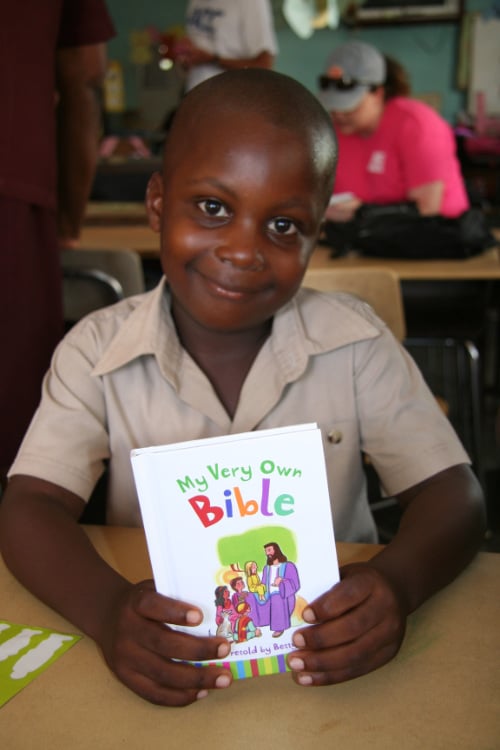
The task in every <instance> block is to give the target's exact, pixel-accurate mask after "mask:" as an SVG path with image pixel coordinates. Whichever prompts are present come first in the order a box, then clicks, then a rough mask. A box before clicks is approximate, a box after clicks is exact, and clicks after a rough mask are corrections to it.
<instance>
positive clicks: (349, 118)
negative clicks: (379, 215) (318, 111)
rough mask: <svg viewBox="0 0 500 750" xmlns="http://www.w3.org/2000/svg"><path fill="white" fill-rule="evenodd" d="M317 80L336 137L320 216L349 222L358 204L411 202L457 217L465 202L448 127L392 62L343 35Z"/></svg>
mask: <svg viewBox="0 0 500 750" xmlns="http://www.w3.org/2000/svg"><path fill="white" fill-rule="evenodd" d="M320 87H321V92H320V95H319V96H320V99H321V101H322V103H323V105H324V106H325V108H326V109H327V110H328V111H329V112H331V114H332V119H333V123H334V126H335V130H336V133H337V137H338V141H339V162H338V167H337V177H336V181H335V197H334V198H333V201H332V204H331V205H330V206H329V208H328V210H327V214H326V216H327V218H328V219H330V220H331V221H335V222H342V221H349V220H350V219H352V218H353V216H354V213H355V211H356V210H357V209H358V208H359V206H360V205H361V204H362V203H379V204H390V203H397V202H402V201H412V202H414V203H415V204H416V206H417V208H418V210H419V212H420V214H422V215H423V216H432V215H441V216H446V217H457V216H459V215H460V214H462V213H463V212H464V211H466V210H467V209H468V208H469V201H468V198H467V193H466V190H465V186H464V181H463V178H462V175H461V170H460V163H459V161H458V159H457V156H456V148H455V139H454V136H453V132H452V129H451V127H450V126H449V124H448V123H447V122H446V121H445V120H444V119H443V118H442V117H440V115H438V114H437V112H435V111H434V110H433V109H432V108H431V107H429V106H427V105H426V104H424V103H423V102H420V101H416V100H414V99H411V98H409V92H410V86H409V83H408V79H407V76H406V73H405V71H404V69H403V68H402V67H401V66H400V65H399V63H397V62H396V61H394V60H391V59H390V58H387V57H385V56H384V55H382V54H381V53H380V52H379V51H378V50H377V49H375V48H374V47H372V46H371V45H369V44H365V43H364V42H360V41H352V42H347V43H346V44H343V45H341V46H340V47H338V48H337V49H336V50H334V52H333V53H332V55H331V56H330V58H329V60H328V63H327V66H326V71H325V74H324V75H322V76H320Z"/></svg>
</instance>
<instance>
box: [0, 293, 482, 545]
mask: <svg viewBox="0 0 500 750" xmlns="http://www.w3.org/2000/svg"><path fill="white" fill-rule="evenodd" d="M303 422H317V423H318V425H319V427H320V428H321V431H322V435H323V444H324V449H325V457H326V463H327V469H328V480H329V488H330V498H331V504H332V512H333V518H334V524H335V532H336V537H337V539H338V540H340V541H374V540H375V539H376V534H375V527H374V523H373V520H372V517H371V514H370V510H369V506H368V502H367V496H366V486H365V476H364V472H363V467H362V458H361V451H363V452H364V453H366V454H368V455H369V456H370V457H371V461H372V464H373V465H374V467H375V469H376V470H377V472H378V475H379V477H380V479H381V482H382V483H383V486H384V488H385V490H386V492H387V493H388V494H390V495H393V494H396V493H398V492H401V491H402V490H404V489H406V488H408V487H410V486H412V485H414V484H416V483H417V482H420V481H422V480H424V479H426V478H428V477H430V476H432V475H433V474H436V473H437V472H439V471H441V470H443V469H445V468H448V467H449V466H453V465H456V464H458V463H464V462H467V463H468V462H469V459H468V457H467V455H466V453H465V451H464V449H463V447H462V446H461V444H460V442H459V441H458V438H457V437H456V435H455V433H454V431H453V430H452V428H451V426H450V424H449V422H448V420H447V419H446V417H444V416H443V414H442V413H441V411H440V409H439V408H438V406H437V405H436V402H435V399H434V397H433V396H432V394H431V393H430V392H429V391H428V389H427V387H426V385H425V384H424V382H423V380H422V377H421V375H420V373H419V371H418V370H417V368H416V366H415V365H414V363H413V361H412V360H411V359H410V357H409V356H408V354H407V353H406V352H405V350H404V349H403V348H402V347H401V346H400V345H399V344H398V342H396V340H395V339H394V338H393V336H392V334H391V333H390V332H389V331H388V329H387V327H386V326H385V325H384V323H382V322H381V321H380V320H379V319H378V318H377V317H376V316H375V315H374V313H373V311H372V310H371V308H369V307H368V306H367V305H366V304H364V303H363V302H361V301H359V300H357V299H355V298H353V297H350V296H348V295H344V294H338V293H337V294H328V293H321V292H316V291H311V290H306V289H301V290H300V291H299V293H298V294H297V296H296V297H295V298H294V299H293V300H292V301H291V302H290V303H289V304H288V305H287V306H285V307H284V308H283V309H282V310H281V311H280V312H279V313H278V314H277V315H276V317H275V319H274V323H273V328H272V332H271V335H270V337H269V338H268V340H267V341H266V342H265V344H264V345H263V347H262V349H261V351H260V352H259V354H258V356H257V358H256V360H255V361H254V364H253V365H252V368H251V370H250V372H249V373H248V376H247V378H246V380H245V383H244V385H243V388H242V391H241V395H240V400H239V404H238V407H237V410H236V413H235V415H234V419H231V418H230V417H229V416H228V415H227V413H226V411H225V409H224V407H223V406H222V404H221V403H220V401H219V399H218V398H217V396H216V394H215V392H214V390H213V388H212V386H211V384H210V382H209V381H208V379H207V378H206V376H205V375H204V373H203V372H202V371H201V370H200V369H199V367H198V366H197V365H196V364H195V362H194V361H193V360H192V359H191V357H190V356H189V354H187V352H186V351H185V350H184V349H183V348H182V347H181V345H180V342H179V340H178V338H177V334H176V331H175V327H174V324H173V321H172V318H171V316H170V298H169V292H168V287H167V286H166V285H165V281H162V282H161V283H160V284H159V286H158V287H157V288H156V289H154V290H153V291H152V292H148V293H146V294H144V295H139V296H136V297H131V298H128V299H126V300H124V301H123V302H120V303H118V304H117V305H115V306H113V307H109V308H105V309H103V310H100V311H98V312H96V313H94V314H92V315H90V316H89V317H88V318H86V319H84V320H83V321H81V322H80V323H79V324H78V325H77V326H75V327H74V328H73V329H72V330H71V331H70V332H69V334H68V335H67V336H66V338H65V339H64V341H63V342H62V343H61V344H60V346H59V347H58V349H57V350H56V352H55V355H54V358H53V362H52V366H51V369H50V371H49V372H48V374H47V376H46V379H45V382H44V388H43V396H42V401H41V404H40V407H39V409H38V411H37V413H36V415H35V417H34V418H33V422H32V424H31V427H30V429H29V431H28V433H27V435H26V437H25V440H24V442H23V445H22V446H21V449H20V451H19V454H18V456H17V458H16V461H15V463H14V465H13V466H12V467H11V471H10V474H11V475H12V474H29V475H32V476H38V477H41V478H43V479H46V480H48V481H50V482H55V483H56V484H59V485H61V486H63V487H65V488H67V489H68V490H71V491H72V492H74V493H76V494H77V495H79V496H80V497H82V498H84V499H85V500H87V499H88V498H89V496H90V494H91V492H92V489H93V487H94V485H95V483H96V481H97V479H98V478H99V476H100V474H101V473H102V471H103V467H104V462H105V461H106V460H108V459H109V496H108V505H107V520H108V523H111V524H120V525H129V526H135V525H141V517H140V510H139V505H138V501H137V497H136V492H135V487H134V481H133V476H132V470H131V464H130V450H131V449H132V448H140V447H145V446H149V445H161V444H165V443H172V442H179V441H181V440H191V439H194V438H201V437H210V436H213V435H223V434H230V433H238V432H245V431H249V430H256V429H266V428H271V427H280V426H284V425H290V424H299V423H303Z"/></svg>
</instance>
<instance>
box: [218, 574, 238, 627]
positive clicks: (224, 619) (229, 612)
mask: <svg viewBox="0 0 500 750" xmlns="http://www.w3.org/2000/svg"><path fill="white" fill-rule="evenodd" d="M214 603H215V622H216V624H217V633H216V634H217V635H220V636H222V637H224V638H227V640H228V641H233V640H234V626H235V622H236V619H237V617H238V613H237V612H236V610H235V608H234V607H233V603H232V601H231V597H230V595H229V589H228V587H227V586H217V588H216V589H215V602H214Z"/></svg>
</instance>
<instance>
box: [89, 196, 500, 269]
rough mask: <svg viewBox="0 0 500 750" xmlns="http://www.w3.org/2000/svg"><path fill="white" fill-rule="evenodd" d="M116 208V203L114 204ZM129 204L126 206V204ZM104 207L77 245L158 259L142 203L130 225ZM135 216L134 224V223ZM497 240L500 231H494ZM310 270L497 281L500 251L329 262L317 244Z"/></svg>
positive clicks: (157, 240) (327, 253) (155, 238)
mask: <svg viewBox="0 0 500 750" xmlns="http://www.w3.org/2000/svg"><path fill="white" fill-rule="evenodd" d="M113 205H116V204H113ZM125 205H128V204H125ZM105 210H106V209H105V208H102V207H93V208H91V209H89V211H90V215H89V216H94V218H93V219H89V221H90V223H87V224H85V225H84V226H83V228H82V232H81V236H80V245H81V247H82V248H86V249H89V250H92V249H105V248H109V249H113V250H120V249H129V250H136V251H137V252H138V253H139V254H140V255H141V256H142V257H144V258H158V257H159V247H160V238H159V235H158V234H156V233H155V232H153V231H152V229H150V227H149V226H148V225H147V224H146V223H145V221H144V220H143V216H144V207H143V206H142V204H132V206H131V209H130V211H131V213H130V214H129V216H130V217H131V219H130V221H129V222H125V221H116V222H110V223H108V221H107V220H106V219H105V217H106V213H105ZM99 212H100V213H99ZM124 215H126V212H125V213H124ZM134 217H136V218H137V221H134ZM497 234H498V235H499V241H500V231H497ZM309 266H310V267H311V268H335V267H339V268H346V267H354V268H359V267H361V266H363V267H366V266H372V267H382V268H392V269H393V270H394V271H396V273H397V274H398V276H399V277H400V278H401V279H407V280H410V279H422V280H432V279H434V280H446V279H470V280H481V279H484V280H488V279H493V280H494V279H500V251H499V248H497V247H495V248H492V249H490V250H487V251H486V252H484V253H481V254H480V255H476V256H474V257H472V258H467V259H465V260H401V259H397V258H365V257H361V256H345V257H342V258H335V259H332V258H331V257H330V248H328V247H326V246H321V245H319V246H318V247H317V248H316V249H315V251H314V253H313V255H312V257H311V261H310V263H309Z"/></svg>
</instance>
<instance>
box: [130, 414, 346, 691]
mask: <svg viewBox="0 0 500 750" xmlns="http://www.w3.org/2000/svg"><path fill="white" fill-rule="evenodd" d="M131 460H132V468H133V472H134V478H135V482H136V486H137V492H138V496H139V503H140V507H141V513H142V518H143V523H144V529H145V533H146V540H147V544H148V550H149V555H150V559H151V565H152V569H153V574H154V578H155V584H156V588H157V591H158V592H160V593H162V594H165V595H167V596H170V597H173V598H176V599H181V600H183V601H185V602H189V603H190V604H194V605H197V606H198V607H200V609H201V610H202V611H203V622H202V623H201V624H200V625H198V626H196V627H186V628H185V630H186V632H189V633H194V634H198V635H201V636H209V635H210V636H213V635H221V636H224V637H225V638H227V640H228V641H230V643H231V652H230V655H229V656H228V657H226V659H224V660H221V661H217V662H210V663H216V664H222V665H224V666H225V667H227V668H229V669H230V670H231V672H232V674H233V675H234V677H236V678H239V677H252V676H256V675H261V674H271V673H274V672H284V671H287V669H288V668H287V666H286V662H285V656H286V654H288V653H290V652H291V651H293V650H294V646H293V644H292V635H293V633H294V631H295V630H296V629H297V628H301V627H304V626H305V625H306V623H305V622H304V621H303V619H302V612H303V611H304V608H305V607H306V605H307V604H308V603H310V602H312V601H313V600H314V599H315V598H316V597H317V596H318V595H319V594H322V593H323V592H325V591H327V590H328V589H329V588H330V587H331V586H333V585H334V584H335V583H337V582H338V580H339V570H338V562H337V555H336V549H335V538H334V531H333V524H332V518H331V510H330V499H329V494H328V486H327V479H326V470H325V460H324V453H323V444H322V440H321V433H320V430H319V429H318V427H317V425H316V424H303V425H294V426H291V427H284V428H279V429H272V430H259V431H255V432H246V433H241V434H237V435H225V436H222V437H215V438H207V439H201V440H192V441H188V442H184V443H175V444H172V445H162V446H154V447H150V448H142V449H136V450H133V451H132V453H131ZM200 664H206V662H201V663H200Z"/></svg>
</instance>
